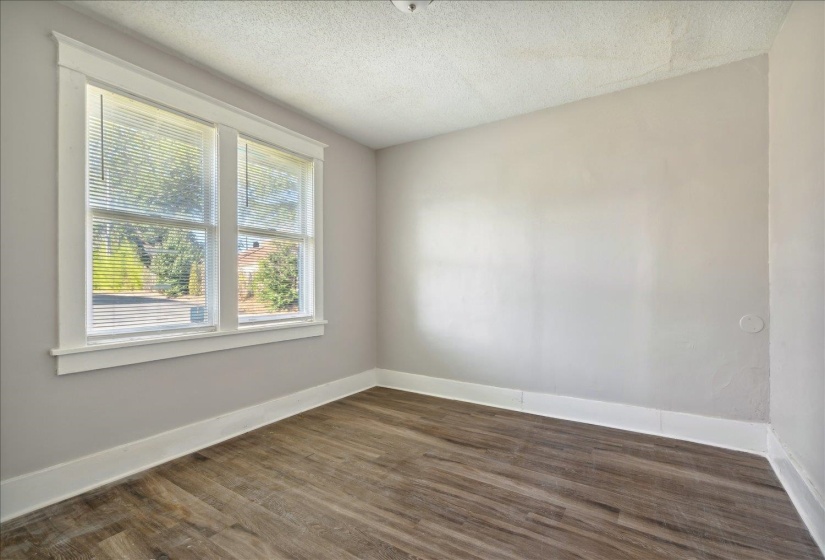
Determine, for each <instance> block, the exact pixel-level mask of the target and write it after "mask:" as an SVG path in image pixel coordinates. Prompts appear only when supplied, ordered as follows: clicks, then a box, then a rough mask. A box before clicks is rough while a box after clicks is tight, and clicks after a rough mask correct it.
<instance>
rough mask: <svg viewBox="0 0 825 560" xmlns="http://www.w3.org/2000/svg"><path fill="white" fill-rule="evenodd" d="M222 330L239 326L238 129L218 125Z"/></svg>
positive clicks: (215, 273) (218, 276) (217, 273)
mask: <svg viewBox="0 0 825 560" xmlns="http://www.w3.org/2000/svg"><path fill="white" fill-rule="evenodd" d="M217 210H218V228H217V231H218V259H217V261H218V265H217V267H216V270H214V271H213V277H214V278H216V279H217V286H218V298H217V301H218V330H220V331H234V330H237V329H238V131H237V130H235V129H233V128H230V127H228V126H225V125H218V208H217Z"/></svg>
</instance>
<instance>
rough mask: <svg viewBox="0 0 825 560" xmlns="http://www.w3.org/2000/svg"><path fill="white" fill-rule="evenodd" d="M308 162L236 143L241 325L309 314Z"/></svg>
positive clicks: (310, 217) (248, 142) (311, 260)
mask: <svg viewBox="0 0 825 560" xmlns="http://www.w3.org/2000/svg"><path fill="white" fill-rule="evenodd" d="M312 183H313V173H312V162H311V161H309V160H307V159H306V158H302V157H299V156H296V155H292V154H289V153H287V152H284V151H282V150H279V149H277V148H275V147H273V146H268V145H266V144H262V143H260V142H256V141H255V140H251V139H248V138H241V139H240V142H238V313H239V318H240V322H241V323H253V322H260V321H277V320H284V319H295V318H305V317H309V316H311V315H312V310H313V305H312V303H313V301H312V300H313V296H312V294H313V291H314V290H313V286H312V284H313V278H314V273H313V265H314V261H315V259H314V251H313V221H314V216H313V213H312V208H313V207H314V204H313V192H312V188H311V185H312Z"/></svg>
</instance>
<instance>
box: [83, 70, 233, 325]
mask: <svg viewBox="0 0 825 560" xmlns="http://www.w3.org/2000/svg"><path fill="white" fill-rule="evenodd" d="M86 100H87V105H86V117H87V128H86V138H87V145H86V152H87V157H88V158H89V159H88V161H89V162H88V167H87V169H88V171H87V176H88V179H87V185H88V196H89V211H90V220H91V231H92V243H91V269H92V270H91V272H92V281H91V282H88V281H87V290H89V291H90V292H91V293H90V294H88V295H87V298H90V299H91V304H92V305H91V313H90V314H89V317H88V320H87V325H86V328H87V333H88V335H89V339H91V340H93V339H95V338H97V337H117V336H123V335H133V336H134V335H141V334H143V335H149V334H150V333H162V332H169V331H172V330H176V329H192V328H203V327H214V325H215V323H216V317H215V304H216V302H215V294H214V290H213V289H212V285H213V284H214V282H215V277H216V275H215V264H216V262H217V261H216V258H215V246H216V237H215V235H216V227H215V226H216V223H215V212H214V202H215V198H216V197H215V195H216V193H217V184H216V180H215V136H216V131H215V127H214V126H210V125H208V124H205V123H202V122H199V121H196V120H194V119H191V118H188V117H185V116H182V115H178V114H176V113H174V112H171V111H168V110H165V109H162V108H159V107H156V106H154V105H151V104H148V103H145V102H142V101H138V100H136V99H133V98H130V97H126V96H124V95H121V94H118V93H115V92H112V91H108V90H106V89H103V88H99V87H96V86H92V85H90V86H87V91H86Z"/></svg>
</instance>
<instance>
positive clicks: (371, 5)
mask: <svg viewBox="0 0 825 560" xmlns="http://www.w3.org/2000/svg"><path fill="white" fill-rule="evenodd" d="M67 5H70V6H73V7H75V8H79V9H80V10H81V11H84V12H86V13H89V14H91V15H94V16H96V17H98V18H99V19H103V20H104V21H107V22H110V23H114V24H115V25H117V26H119V27H121V28H122V29H125V30H128V31H130V32H132V33H135V34H137V35H139V36H141V37H143V38H146V39H148V40H149V41H151V42H153V43H155V44H157V45H159V46H162V47H164V48H166V49H167V50H171V51H173V52H175V53H176V54H179V55H181V56H183V57H184V58H186V59H188V60H190V61H192V62H195V63H198V64H200V65H203V66H207V67H209V68H210V69H212V70H213V71H215V72H217V73H219V74H222V75H224V76H226V77H228V78H230V79H233V80H235V81H237V82H240V83H242V84H244V85H246V86H248V87H250V88H253V89H255V90H258V91H259V92H262V93H264V94H266V95H268V96H270V97H272V98H274V99H276V100H277V101H279V102H281V103H283V104H285V105H288V106H290V107H292V108H294V109H297V110H299V111H301V112H303V113H305V114H307V115H309V116H311V117H313V118H315V119H316V120H318V121H320V122H322V123H324V124H327V125H329V126H330V127H332V128H334V129H336V130H338V131H339V132H341V133H343V134H345V135H347V136H350V137H351V138H353V139H355V140H357V141H359V142H361V143H363V144H365V145H367V146H370V147H372V148H383V147H386V146H391V145H395V144H400V143H403V142H408V141H411V140H416V139H420V138H426V137H430V136H435V135H438V134H443V133H445V132H450V131H453V130H459V129H463V128H469V127H472V126H476V125H480V124H483V123H487V122H492V121H496V120H500V119H505V118H507V117H512V116H515V115H520V114H524V113H529V112H531V111H536V110H538V109H543V108H546V107H552V106H556V105H561V104H563V103H569V102H571V101H576V100H579V99H584V98H587V97H593V96H595V95H600V94H603V93H608V92H612V91H617V90H621V89H625V88H629V87H632V86H637V85H641V84H645V83H649V82H652V81H655V80H661V79H664V78H670V77H673V76H678V75H681V74H685V73H688V72H693V71H696V70H701V69H705V68H710V67H713V66H719V65H722V64H726V63H729V62H733V61H736V60H741V59H745V58H749V57H752V56H755V55H758V54H762V53H765V52H767V50H768V49H769V48H770V46H771V43H772V41H773V38H774V37H775V36H776V34H777V32H778V30H779V27H780V25H781V23H782V21H783V19H784V17H785V14H786V12H787V11H788V8H789V7H790V3H785V2H481V1H471V2H458V1H450V0H436V1H435V2H433V4H431V5H430V7H429V8H428V9H427V10H426V11H424V12H420V13H417V14H414V15H409V14H403V13H401V12H399V11H398V10H396V9H395V8H394V7H393V6H392V4H391V3H390V2H389V0H380V1H338V2H323V1H322V2H314V1H302V2H277V1H268V2H206V1H199V2H182V1H174V2H169V1H161V2H118V1H114V2H112V1H106V2H100V1H77V2H67Z"/></svg>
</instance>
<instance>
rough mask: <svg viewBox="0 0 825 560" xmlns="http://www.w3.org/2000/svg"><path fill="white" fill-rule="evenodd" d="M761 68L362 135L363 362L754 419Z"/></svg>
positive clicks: (763, 409)
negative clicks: (400, 139) (372, 293)
mask: <svg viewBox="0 0 825 560" xmlns="http://www.w3.org/2000/svg"><path fill="white" fill-rule="evenodd" d="M767 70H768V68H767V57H766V56H760V57H756V58H751V59H748V60H745V61H742V62H737V63H734V64H730V65H726V66H722V67H719V68H715V69H711V70H706V71H702V72H697V73H694V74H690V75H686V76H682V77H679V78H674V79H670V80H666V81H662V82H658V83H654V84H650V85H645V86H640V87H636V88H633V89H629V90H625V91H622V92H618V93H613V94H609V95H604V96H600V97H596V98H593V99H589V100H585V101H581V102H577V103H573V104H569V105H565V106H562V107H557V108H553V109H548V110H544V111H539V112H536V113H532V114H529V115H525V116H521V117H516V118H512V119H508V120H504V121H501V122H497V123H493V124H490V125H485V126H481V127H478V128H474V129H469V130H465V131H461V132H456V133H452V134H447V135H443V136H438V137H435V138H431V139H428V140H422V141H418V142H413V143H409V144H404V145H400V146H395V147H391V148H387V149H384V150H380V151H379V152H378V185H379V187H378V189H379V190H378V263H379V265H378V274H379V281H378V283H379V302H378V309H379V319H378V337H379V343H378V347H379V355H378V365H379V367H381V368H386V369H394V370H400V371H405V372H410V373H420V374H426V375H431V376H436V377H444V378H449V379H456V380H461V381H471V382H476V383H483V384H488V385H495V386H500V387H508V388H515V389H522V390H529V391H541V392H548V393H556V394H561V395H570V396H577V397H583V398H590V399H597V400H603V401H611V402H620V403H628V404H634V405H640V406H646V407H654V408H660V409H665V410H673V411H682V412H689V413H695V414H703V415H709V416H717V417H725V418H733V419H742V420H758V421H765V420H767V418H768V385H769V382H768V334H767V331H766V330H763V331H762V332H760V333H758V334H747V333H745V332H742V331H741V330H740V329H739V326H738V322H739V319H740V317H741V316H743V315H745V314H747V313H754V314H757V315H760V316H762V317H763V318H765V320H766V321H767V318H768V282H767V279H768V205H767V203H768V200H767V196H768V185H767V177H768V171H767V150H768V136H767V134H768V123H767V103H768V99H767Z"/></svg>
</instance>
